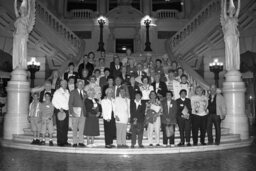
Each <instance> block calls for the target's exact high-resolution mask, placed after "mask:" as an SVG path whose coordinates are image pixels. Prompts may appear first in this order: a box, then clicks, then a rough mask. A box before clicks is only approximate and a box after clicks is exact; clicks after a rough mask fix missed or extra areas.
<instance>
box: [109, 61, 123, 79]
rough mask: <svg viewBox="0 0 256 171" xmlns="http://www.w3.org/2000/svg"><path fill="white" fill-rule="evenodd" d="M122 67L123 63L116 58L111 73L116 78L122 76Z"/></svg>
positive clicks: (111, 65) (111, 66) (112, 63)
mask: <svg viewBox="0 0 256 171" xmlns="http://www.w3.org/2000/svg"><path fill="white" fill-rule="evenodd" d="M121 67H122V63H121V62H120V59H119V57H115V58H114V61H113V62H111V63H110V72H111V75H112V76H113V77H114V78H116V77H117V76H120V75H121Z"/></svg>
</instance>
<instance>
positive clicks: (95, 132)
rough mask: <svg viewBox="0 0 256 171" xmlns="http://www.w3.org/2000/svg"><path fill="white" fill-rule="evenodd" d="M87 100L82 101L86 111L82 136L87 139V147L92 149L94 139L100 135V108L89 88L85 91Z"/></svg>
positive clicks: (93, 91)
mask: <svg viewBox="0 0 256 171" xmlns="http://www.w3.org/2000/svg"><path fill="white" fill-rule="evenodd" d="M87 95H88V98H86V99H85V100H84V104H85V109H86V120H85V128H84V135H85V136H86V137H87V146H88V147H94V146H95V144H94V137H95V136H99V135H100V131H99V117H100V114H101V106H100V104H99V103H98V100H97V99H95V98H94V96H95V90H94V89H93V88H90V89H88V90H87Z"/></svg>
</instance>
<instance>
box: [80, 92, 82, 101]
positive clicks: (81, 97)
mask: <svg viewBox="0 0 256 171" xmlns="http://www.w3.org/2000/svg"><path fill="white" fill-rule="evenodd" d="M80 97H81V99H82V100H83V94H82V90H80Z"/></svg>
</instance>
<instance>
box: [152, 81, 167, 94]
mask: <svg viewBox="0 0 256 171" xmlns="http://www.w3.org/2000/svg"><path fill="white" fill-rule="evenodd" d="M151 85H152V86H153V88H154V91H156V82H153V83H152V84H151ZM166 92H167V86H166V84H165V83H164V82H161V81H160V82H159V89H158V91H157V92H156V93H157V94H161V95H162V96H163V97H165V96H166Z"/></svg>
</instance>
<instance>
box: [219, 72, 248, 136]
mask: <svg viewBox="0 0 256 171" xmlns="http://www.w3.org/2000/svg"><path fill="white" fill-rule="evenodd" d="M225 77H226V81H225V82H224V83H223V92H224V97H225V101H226V105H227V116H226V118H225V120H224V121H223V124H222V125H223V127H226V128H229V129H230V132H231V133H233V134H240V137H241V139H248V138H249V125H248V117H247V115H246V113H245V95H244V93H245V90H246V88H245V84H244V82H243V81H242V78H241V73H240V72H239V71H228V72H227V74H226V75H225Z"/></svg>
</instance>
